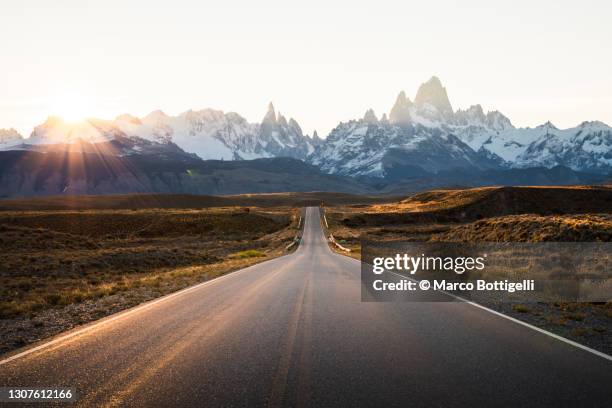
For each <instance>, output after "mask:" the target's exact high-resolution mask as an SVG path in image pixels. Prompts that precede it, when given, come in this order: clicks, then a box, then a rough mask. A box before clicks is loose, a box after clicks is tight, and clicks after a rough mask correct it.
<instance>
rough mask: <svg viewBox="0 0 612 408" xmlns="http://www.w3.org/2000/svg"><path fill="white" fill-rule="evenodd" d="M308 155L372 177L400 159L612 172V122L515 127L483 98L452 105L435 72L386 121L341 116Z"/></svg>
mask: <svg viewBox="0 0 612 408" xmlns="http://www.w3.org/2000/svg"><path fill="white" fill-rule="evenodd" d="M401 152H404V154H401ZM408 152H410V153H408ZM310 161H311V162H312V163H314V164H317V165H319V166H321V168H322V169H323V170H325V171H328V172H330V173H338V174H344V175H350V174H353V175H361V176H371V177H388V176H389V174H390V173H391V172H392V171H396V170H397V166H398V165H401V166H404V172H405V174H406V175H407V176H414V175H415V174H416V173H415V167H416V168H419V169H421V170H423V171H426V172H427V173H434V174H435V173H438V172H440V171H446V170H449V169H452V168H461V169H469V170H474V169H480V170H482V169H487V168H500V169H501V168H528V167H539V166H543V167H547V168H552V167H555V166H559V165H561V166H566V167H569V168H571V169H573V170H577V171H584V172H594V173H603V174H610V173H612V128H610V127H609V126H608V125H606V124H604V123H602V122H584V123H582V124H580V125H579V126H577V127H574V128H570V129H564V130H560V129H557V128H556V127H555V126H554V125H553V124H552V123H550V122H547V123H545V124H543V125H540V126H538V127H536V128H515V127H514V126H513V125H512V123H511V122H510V120H509V119H508V118H507V117H506V116H504V115H503V114H502V113H500V112H498V111H492V112H488V113H485V112H484V110H483V109H482V107H481V106H480V105H473V106H471V107H469V108H468V109H466V110H457V111H453V109H452V106H451V104H450V101H449V99H448V95H447V92H446V89H445V88H444V87H443V86H442V84H441V82H440V80H439V79H438V78H436V77H433V78H431V79H430V80H429V81H427V82H426V83H424V84H422V85H421V87H420V88H419V90H418V92H417V95H416V97H415V101H414V102H412V101H410V99H409V98H407V97H406V94H405V92H403V91H402V92H400V94H399V95H398V97H397V99H396V101H395V104H394V105H393V107H392V108H391V111H390V113H389V119H388V120H387V119H386V115H384V116H383V118H382V119H381V120H378V119H377V118H376V115H375V114H374V112H373V111H372V110H368V111H367V112H366V115H365V116H364V118H363V119H361V120H353V121H349V122H347V123H340V124H339V125H338V126H337V127H336V128H335V129H334V130H332V132H331V133H330V135H329V136H328V138H327V139H326V140H325V142H324V143H322V144H320V146H319V147H318V148H317V150H316V151H315V153H314V154H313V155H312V156H311V157H310ZM393 167H395V170H392V168H393Z"/></svg>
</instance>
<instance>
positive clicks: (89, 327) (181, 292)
mask: <svg viewBox="0 0 612 408" xmlns="http://www.w3.org/2000/svg"><path fill="white" fill-rule="evenodd" d="M285 256H287V255H284V256H281V257H278V258H274V259H270V260H269V261H266V262H261V263H258V264H255V265H251V266H247V267H246V268H243V269H239V270H237V271H234V272H229V273H227V274H225V275H222V276H219V277H217V278H214V279H211V280H208V281H206V282H202V283H198V284H197V285H194V286H190V287H188V288H185V289H181V290H179V291H178V292H174V293H170V294H169V295H166V296H163V297H160V298H158V299H155V300H152V301H149V302H147V303H143V304H142V305H139V306H136V307H133V308H132V309H128V310H125V311H123V312H119V313H116V314H114V315H111V316H110V317H108V318H103V319H101V320H98V321H97V322H94V323H92V324H90V325H87V326H85V327H83V328H81V329H76V331H73V332H70V333H68V334H65V335H63V336H62V335H60V337H57V338H55V339H53V340H51V341H48V342H46V343H43V344H41V345H39V346H36V347H32V348H29V349H27V350H24V351H22V352H21V353H18V354H15V355H12V356H10V357H7V358H5V359H4V360H0V366H1V365H4V364H6V363H9V362H11V361H13V360H17V359H18V358H21V357H25V356H27V355H28V354H32V353H34V352H36V351H39V350H43V349H45V348H47V347H49V346H52V345H54V344H57V343H60V342H62V341H64V340H67V339H70V338H72V337H75V336H78V335H79V334H83V333H86V332H88V331H91V330H92V329H94V328H96V327H99V326H103V325H105V324H108V323H110V322H113V321H115V320H118V319H121V318H124V317H126V316H129V315H131V314H134V313H136V312H141V311H143V310H145V309H148V308H150V307H151V306H155V305H157V304H159V303H162V302H165V301H167V300H169V299H173V298H175V297H177V296H181V295H184V294H186V293H189V292H192V291H194V290H196V289H199V288H201V287H203V286H208V285H212V284H213V283H218V282H220V281H222V280H224V279H226V278H229V277H231V276H236V275H238V274H239V273H241V272H244V271H247V270H249V269H251V268H253V267H255V266H260V265H262V264H264V263H267V262H271V261H275V260H277V259H280V258H284V257H285Z"/></svg>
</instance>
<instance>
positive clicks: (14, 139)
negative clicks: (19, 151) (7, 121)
mask: <svg viewBox="0 0 612 408" xmlns="http://www.w3.org/2000/svg"><path fill="white" fill-rule="evenodd" d="M21 143H23V136H21V135H20V134H19V132H17V131H16V130H15V129H13V128H11V129H0V150H4V149H8V148H12V147H14V146H17V145H20V144H21Z"/></svg>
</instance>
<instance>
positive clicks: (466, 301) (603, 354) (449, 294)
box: [388, 272, 612, 361]
mask: <svg viewBox="0 0 612 408" xmlns="http://www.w3.org/2000/svg"><path fill="white" fill-rule="evenodd" d="M388 273H391V274H393V275H396V276H399V277H401V278H404V279H408V280H411V281H413V282H418V280H416V279H413V278H410V277H408V276H405V275H402V274H399V273H396V272H388ZM436 292H441V293H444V294H445V295H448V296H450V297H452V298H455V299H457V300H460V301H462V302H465V303H468V304H470V305H472V306H474V307H477V308H479V309H482V310H484V311H487V312H489V313H493V314H494V315H496V316H499V317H503V318H504V319H507V320H510V321H512V322H514V323H518V324H520V325H522V326H525V327H528V328H530V329H531V330H535V331H537V332H539V333H543V334H546V335H547V336H550V337H552V338H554V339H557V340H559V341H562V342H564V343H567V344H569V345H572V346H574V347H577V348H579V349H582V350H584V351H588V352H589V353H591V354H595V355H596V356H599V357H601V358H604V359H606V360H608V361H612V356H610V355H608V354H606V353H603V352H601V351H597V350H595V349H592V348H590V347H587V346H585V345H583V344H580V343H576V342H575V341H572V340H570V339H567V338H565V337H563V336H559V335H558V334H555V333H551V332H549V331H547V330H544V329H542V328H539V327H537V326H533V325H531V324H529V323H527V322H524V321H522V320H519V319H516V318H514V317H512V316H508V315H506V314H504V313H501V312H498V311H496V310H493V309H489V308H488V307H486V306H483V305H481V304H478V303H476V302H472V301H471V300H467V299H464V298H462V297H461V296H457V295H454V294H452V293H449V292H446V291H444V290H436Z"/></svg>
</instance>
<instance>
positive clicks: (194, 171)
mask: <svg viewBox="0 0 612 408" xmlns="http://www.w3.org/2000/svg"><path fill="white" fill-rule="evenodd" d="M293 191H330V192H346V193H364V192H368V191H369V189H368V188H367V187H365V186H363V185H361V184H358V183H357V182H356V181H354V180H352V179H350V178H345V177H340V176H333V175H329V174H325V173H322V172H321V171H319V170H318V169H317V168H315V167H313V166H311V165H309V164H306V163H304V162H303V161H301V160H296V159H292V158H270V159H257V160H241V161H218V160H208V161H203V160H201V159H199V158H196V157H192V156H188V155H185V154H184V153H183V154H177V155H175V156H170V155H168V154H167V153H166V152H164V153H163V154H157V155H155V154H148V155H128V156H117V155H104V154H100V153H99V152H98V153H83V152H71V151H63V152H56V151H54V152H46V153H42V152H36V151H6V152H0V197H18V196H48V195H82V194H88V195H89V194H91V195H100V194H121V193H186V194H215V195H224V194H243V193H271V192H293Z"/></svg>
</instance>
